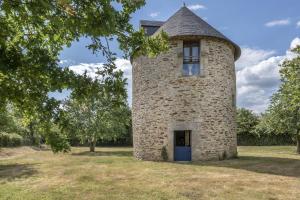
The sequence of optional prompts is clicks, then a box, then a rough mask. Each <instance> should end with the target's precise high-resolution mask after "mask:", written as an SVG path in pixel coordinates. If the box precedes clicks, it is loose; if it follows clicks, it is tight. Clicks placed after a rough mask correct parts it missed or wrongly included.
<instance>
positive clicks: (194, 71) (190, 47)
mask: <svg viewBox="0 0 300 200" xmlns="http://www.w3.org/2000/svg"><path fill="white" fill-rule="evenodd" d="M182 74H183V75H185V76H193V75H199V74H200V45H199V42H198V41H196V42H183V68H182Z"/></svg>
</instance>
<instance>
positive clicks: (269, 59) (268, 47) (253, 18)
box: [51, 0, 300, 113]
mask: <svg viewBox="0 0 300 200" xmlns="http://www.w3.org/2000/svg"><path fill="white" fill-rule="evenodd" d="M184 3H185V4H186V6H187V7H188V8H190V9H191V10H192V11H193V12H194V13H196V14H197V15H198V16H200V17H201V18H202V19H204V20H206V21H207V22H208V23H209V24H210V25H212V26H213V27H214V28H216V29H217V30H219V31H220V32H222V33H223V34H224V35H225V36H227V37H228V38H230V39H231V40H232V41H234V42H235V43H236V44H238V45H239V46H240V47H241V49H242V55H241V57H240V59H239V60H238V61H237V62H236V76H237V106H238V107H245V108H248V109H251V110H253V111H254V112H256V113H261V112H264V111H265V109H266V108H267V106H268V104H269V101H270V97H271V95H272V94H273V93H274V92H276V91H277V89H278V86H279V84H280V76H279V66H278V65H279V64H280V63H282V61H283V60H285V59H287V58H291V57H292V56H293V55H292V53H291V52H290V51H289V50H290V49H291V48H292V47H295V46H296V45H297V44H299V45H300V12H299V8H300V1H299V0H201V1H198V0H185V1H184ZM182 6H183V1H182V0H164V1H161V0H147V1H146V5H145V6H144V7H142V8H141V9H140V10H138V11H137V12H135V13H134V14H133V15H132V19H131V23H132V24H133V25H134V27H135V28H136V29H138V28H139V21H140V20H143V19H144V20H145V19H146V20H159V21H166V20H167V19H168V18H169V17H171V16H172V15H173V14H174V13H175V12H176V11H177V10H179V9H180V8H181V7H182ZM89 43H90V41H89V39H87V38H82V39H81V40H80V41H79V42H74V43H73V44H72V46H71V47H70V48H65V49H64V50H63V51H62V52H61V55H60V60H61V61H60V63H61V65H62V66H64V67H69V68H70V69H71V70H73V71H75V72H76V73H83V72H84V71H85V70H87V71H88V73H89V74H90V75H91V76H94V73H95V72H96V68H97V67H101V65H102V63H103V62H105V59H104V58H103V57H101V56H96V55H93V54H92V52H91V51H89V50H88V49H87V48H86V47H85V46H86V45H88V44H89ZM110 48H111V49H112V50H113V51H114V52H116V53H117V55H118V59H117V61H116V65H117V67H118V68H119V69H121V70H123V71H124V76H125V78H127V79H128V86H127V90H128V102H129V105H131V97H132V95H131V92H132V90H131V86H132V84H131V82H132V75H131V64H130V62H129V61H128V60H125V59H123V58H122V56H123V54H122V52H121V51H120V50H119V48H118V44H117V43H113V44H112V45H111V47H110ZM67 94H68V92H67V91H64V92H63V93H62V94H59V93H52V94H51V96H53V97H56V98H58V99H62V98H65V97H66V96H67Z"/></svg>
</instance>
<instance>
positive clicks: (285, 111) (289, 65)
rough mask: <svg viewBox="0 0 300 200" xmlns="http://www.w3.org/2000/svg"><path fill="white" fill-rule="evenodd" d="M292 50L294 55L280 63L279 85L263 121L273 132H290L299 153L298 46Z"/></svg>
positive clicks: (299, 61)
mask: <svg viewBox="0 0 300 200" xmlns="http://www.w3.org/2000/svg"><path fill="white" fill-rule="evenodd" d="M292 51H293V52H294V53H295V57H294V58H293V59H291V60H285V61H284V62H283V63H282V65H281V69H280V76H281V85H280V88H279V90H278V91H277V93H275V94H274V95H273V96H272V100H271V104H270V106H269V108H268V110H267V112H266V115H265V117H264V118H265V119H264V121H265V124H266V126H267V127H268V129H270V130H273V131H274V132H278V133H286V132H288V133H289V134H292V135H293V137H294V139H295V140H296V141H297V153H299V154H300V46H298V47H297V48H295V49H293V50H292Z"/></svg>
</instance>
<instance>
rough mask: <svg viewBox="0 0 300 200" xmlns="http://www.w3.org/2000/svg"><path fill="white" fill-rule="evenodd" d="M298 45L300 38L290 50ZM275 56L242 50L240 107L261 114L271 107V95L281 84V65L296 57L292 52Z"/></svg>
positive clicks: (238, 73) (239, 78)
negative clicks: (286, 60)
mask: <svg viewBox="0 0 300 200" xmlns="http://www.w3.org/2000/svg"><path fill="white" fill-rule="evenodd" d="M297 44H300V38H295V39H294V40H293V41H292V42H291V45H290V48H292V47H294V46H295V45H297ZM274 54H275V52H274V51H266V50H261V49H252V48H242V56H241V58H240V60H239V61H237V62H236V69H237V74H236V76H237V100H238V101H237V104H238V106H239V107H245V108H248V109H251V110H254V111H255V112H257V113H260V112H263V111H265V109H266V108H267V106H268V105H269V101H270V97H271V95H272V94H273V93H274V92H276V91H277V89H278V86H279V84H280V75H279V68H280V67H279V65H280V64H281V63H282V62H283V61H284V60H285V59H291V58H293V57H294V56H295V55H294V54H293V53H292V52H290V50H287V51H286V53H285V54H284V55H279V56H274Z"/></svg>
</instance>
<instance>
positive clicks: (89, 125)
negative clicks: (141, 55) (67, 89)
mask: <svg viewBox="0 0 300 200" xmlns="http://www.w3.org/2000/svg"><path fill="white" fill-rule="evenodd" d="M113 73H114V74H113V75H112V76H108V77H106V78H105V80H104V81H103V80H101V79H96V80H94V81H92V82H93V83H92V84H90V85H89V86H85V87H86V88H87V87H88V88H89V90H86V88H85V92H86V93H85V95H84V96H81V95H80V94H81V92H80V93H76V92H75V93H74V95H72V97H71V98H70V100H69V101H68V102H67V103H66V104H65V110H64V112H63V114H62V116H63V118H64V119H65V123H64V128H63V130H65V131H67V132H68V133H69V134H75V135H76V136H77V137H79V138H80V139H81V141H82V142H85V141H87V142H88V143H89V146H90V151H91V152H94V151H95V146H96V143H97V141H98V140H99V139H101V140H113V139H117V138H118V137H119V136H120V135H121V134H125V133H126V125H127V124H128V123H129V120H130V119H129V118H128V108H127V104H126V97H127V95H126V89H125V80H123V79H122V72H120V71H119V72H113Z"/></svg>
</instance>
